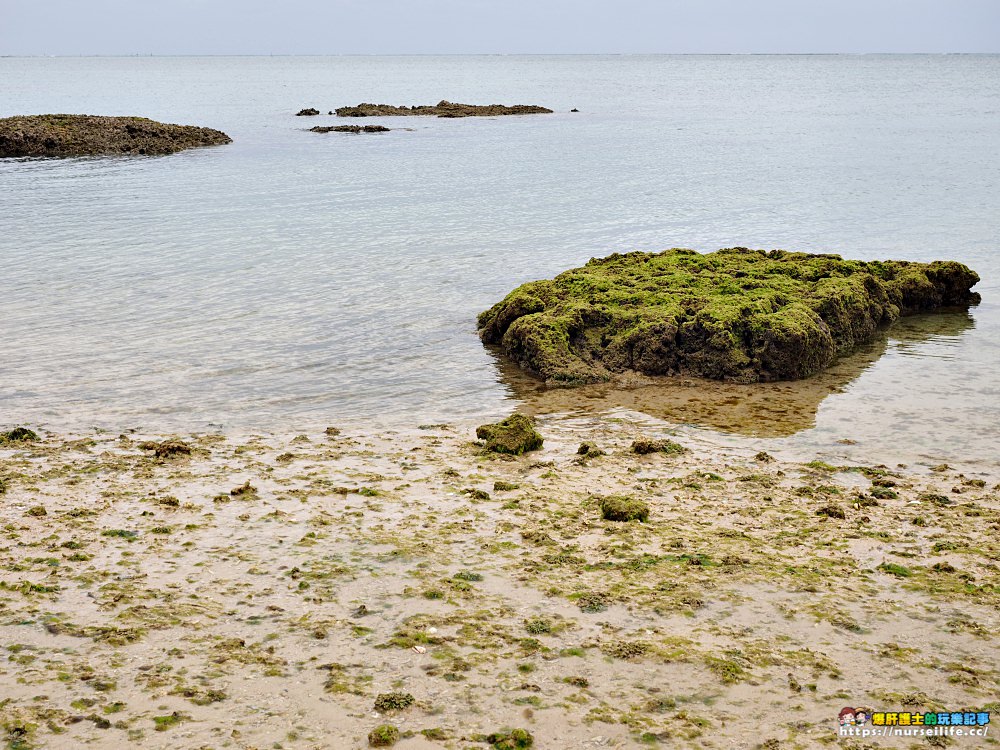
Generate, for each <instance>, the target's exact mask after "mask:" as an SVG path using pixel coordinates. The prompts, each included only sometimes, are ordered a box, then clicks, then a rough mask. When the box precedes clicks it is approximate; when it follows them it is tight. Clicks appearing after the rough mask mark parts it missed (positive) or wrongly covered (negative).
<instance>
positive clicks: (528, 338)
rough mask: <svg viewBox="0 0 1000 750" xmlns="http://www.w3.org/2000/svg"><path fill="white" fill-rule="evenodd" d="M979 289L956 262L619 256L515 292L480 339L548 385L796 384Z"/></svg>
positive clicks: (777, 253)
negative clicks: (895, 326)
mask: <svg viewBox="0 0 1000 750" xmlns="http://www.w3.org/2000/svg"><path fill="white" fill-rule="evenodd" d="M978 281H979V276H978V275H977V274H976V273H975V272H974V271H972V270H971V269H969V268H968V267H966V266H964V265H962V264H961V263H957V262H954V261H935V262H933V263H913V262H909V261H898V260H890V261H869V262H864V261H855V260H844V259H843V258H841V257H840V256H839V255H811V254H807V253H792V252H786V251H784V250H772V251H770V252H765V251H762V250H748V249H747V248H729V249H724V250H719V251H717V252H714V253H707V254H700V253H696V252H695V251H693V250H683V249H673V250H667V251H666V252H663V253H642V252H636V253H628V254H624V255H619V254H617V253H616V254H614V255H611V256H609V257H607V258H599V259H592V260H591V261H590V262H588V263H587V265H585V266H583V267H582V268H575V269H572V270H569V271H566V272H565V273H562V274H560V275H559V276H557V277H556V278H555V279H552V280H543V281H533V282H530V283H527V284H524V285H522V286H520V287H518V288H517V289H515V290H514V291H512V292H511V293H510V294H508V295H507V296H506V297H505V298H504V299H503V300H501V301H500V302H498V303H497V304H496V305H494V306H493V307H492V308H490V309H489V310H487V311H486V312H484V313H482V314H480V316H479V323H478V327H479V333H480V336H481V338H482V339H483V341H484V342H485V343H487V344H498V345H499V346H500V347H501V348H502V349H503V351H504V353H505V354H507V355H508V356H509V357H510V358H511V359H513V360H514V361H515V362H517V363H518V364H519V365H520V366H521V367H523V368H524V369H526V370H528V371H529V372H532V373H534V374H536V375H538V376H540V377H542V378H544V379H546V380H547V381H550V382H553V383H559V384H566V385H575V384H583V383H594V382H601V381H607V380H610V379H611V378H612V377H613V376H614V375H615V374H617V373H625V372H629V371H633V372H639V373H642V374H644V375H674V374H691V375H697V376H700V377H705V378H711V379H715V380H727V381H731V382H738V383H753V382H760V381H773V380H795V379H798V378H804V377H808V376H809V375H812V374H814V373H816V372H818V371H820V370H822V369H823V368H824V367H826V366H828V365H829V364H830V363H831V362H833V360H834V359H835V358H836V356H837V355H838V354H841V353H845V352H847V351H850V350H851V349H853V348H854V347H855V346H857V345H859V344H862V343H864V342H866V341H868V340H869V339H871V338H872V337H873V336H874V335H875V333H876V331H877V330H878V329H879V328H881V327H883V326H886V325H888V324H890V323H892V322H893V321H894V320H896V319H897V318H899V317H900V316H901V315H907V314H910V313H917V312H924V311H929V310H934V309H936V308H939V307H945V306H956V305H969V304H972V303H975V302H977V301H978V300H979V295H978V294H976V293H974V292H971V291H970V290H971V288H972V287H973V286H974V285H975V284H976V283H977V282H978Z"/></svg>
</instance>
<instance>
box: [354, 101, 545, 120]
mask: <svg viewBox="0 0 1000 750" xmlns="http://www.w3.org/2000/svg"><path fill="white" fill-rule="evenodd" d="M336 112H337V116H338V117H413V116H425V117H497V116H500V115H541V114H551V113H552V110H551V109H548V108H547V107H539V106H536V105H533V104H514V105H512V106H507V105H505V104H458V103H456V102H449V101H445V100H443V99H442V100H441V101H439V102H438V103H437V104H422V105H417V106H414V107H397V106H395V105H392V104H369V103H367V102H365V103H362V104H359V105H357V106H356V107H340V108H338V109H337V110H336Z"/></svg>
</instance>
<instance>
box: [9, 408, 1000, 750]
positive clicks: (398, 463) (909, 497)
mask: <svg viewBox="0 0 1000 750" xmlns="http://www.w3.org/2000/svg"><path fill="white" fill-rule="evenodd" d="M473 428H474V425H472V424H452V425H425V426H423V428H420V429H418V428H414V429H412V430H401V431H396V432H392V431H383V432H379V433H377V434H376V433H372V432H370V431H365V430H363V429H353V428H351V427H350V426H343V427H342V429H341V431H340V432H339V434H332V435H327V434H325V433H324V431H323V430H322V429H317V430H315V431H314V432H309V433H307V434H304V435H296V434H256V435H252V434H237V433H231V434H202V435H176V436H162V435H161V436H150V435H140V434H130V435H126V436H118V435H115V434H90V435H43V436H42V440H40V441H39V442H37V443H24V444H14V445H5V446H0V478H2V479H3V480H4V485H5V488H6V489H5V491H4V492H3V494H0V523H2V524H3V527H4V536H3V541H2V542H0V644H2V645H0V648H2V651H0V654H2V656H0V685H2V691H0V728H2V734H0V739H2V740H3V741H5V742H6V743H7V744H8V745H9V746H10V747H17V748H33V747H38V748H78V747H81V746H89V747H142V748H241V749H247V750H249V749H250V748H362V747H366V746H368V739H367V738H368V733H369V732H371V731H372V730H373V729H374V728H375V727H377V726H379V725H382V724H392V725H394V726H396V727H397V728H398V730H399V732H400V739H399V741H398V743H397V744H396V747H398V748H456V749H459V748H477V747H478V748H487V747H489V746H490V745H489V744H488V743H487V741H486V740H487V736H488V735H490V734H491V733H495V732H498V731H501V730H509V729H512V728H522V729H524V730H527V731H528V732H530V733H531V735H532V736H533V737H534V747H536V748H546V749H548V748H554V749H557V750H562V749H563V748H588V747H644V746H661V747H715V748H753V747H758V746H762V747H767V748H778V747H780V748H786V747H787V748H808V747H822V746H836V747H840V746H842V747H875V746H878V747H910V746H924V744H926V743H924V742H923V741H920V740H918V739H915V738H910V739H906V740H904V739H899V740H889V739H881V738H880V739H878V740H876V741H871V740H869V741H868V744H865V743H863V742H862V741H860V740H844V739H838V737H837V735H836V725H837V713H838V712H839V711H840V709H841V708H843V707H844V706H864V707H869V708H872V709H876V710H891V711H899V710H912V711H924V710H935V709H937V710H946V709H947V710H961V709H964V708H970V707H972V708H978V709H980V710H992V711H993V712H994V716H996V715H997V714H996V712H997V711H998V710H1000V703H998V702H997V699H996V696H997V694H998V684H1000V673H998V671H997V665H998V664H1000V650H998V648H997V635H998V634H1000V616H998V604H1000V586H998V585H997V584H996V581H997V564H996V562H995V561H996V560H997V559H998V558H1000V544H998V542H997V531H998V529H1000V492H998V488H1000V485H998V482H1000V476H997V475H996V474H995V472H994V473H990V472H992V471H993V470H990V472H984V473H977V472H976V470H975V468H974V467H972V466H961V467H959V468H951V467H946V466H937V467H928V466H917V465H913V466H908V467H903V466H892V467H883V466H850V467H840V466H832V465H830V464H826V463H823V462H821V461H816V462H810V463H801V462H797V461H793V460H791V459H789V458H787V457H785V458H783V457H782V456H780V455H777V456H775V457H770V456H766V455H755V454H754V452H753V450H750V449H745V448H742V449H741V448H734V447H726V446H721V445H717V444H712V443H711V442H709V440H708V439H702V438H698V437H697V436H691V435H686V436H684V437H682V438H676V439H678V440H681V441H682V442H684V444H685V445H686V447H687V448H688V449H689V450H688V452H686V453H684V454H681V455H672V456H667V455H660V454H653V455H646V456H640V455H635V454H634V453H631V452H630V451H629V446H630V444H631V442H632V440H634V439H636V438H637V437H642V436H647V437H667V436H669V433H668V431H666V430H665V429H660V428H654V427H651V426H650V425H649V424H648V422H644V421H642V420H640V419H636V420H631V419H629V418H627V417H626V418H603V419H567V418H560V417H554V416H550V417H543V418H541V419H540V420H539V429H540V431H541V432H542V434H543V435H544V436H545V446H544V448H543V449H542V450H541V451H537V452H534V453H530V454H528V455H526V456H523V457H519V458H511V457H504V456H498V455H494V454H486V453H484V452H483V450H482V448H481V447H480V446H479V445H477V444H476V443H475V442H474V440H473V434H474V430H473ZM168 437H175V438H178V439H180V440H183V441H185V442H186V443H187V444H188V445H189V446H190V447H191V449H192V452H191V453H190V455H187V454H183V453H180V454H175V455H167V456H161V457H157V456H156V455H155V453H154V452H153V451H152V450H149V449H144V448H143V447H141V445H142V444H143V442H144V441H148V440H156V441H162V440H164V439H166V438H168ZM583 441H590V442H593V443H595V444H596V445H597V446H598V447H599V448H601V449H602V450H604V451H605V452H606V454H607V455H603V456H596V457H592V458H583V457H580V456H579V455H578V454H577V446H578V445H579V444H580V443H581V442H583ZM959 469H960V470H959ZM497 483H499V484H497ZM604 495H628V496H631V497H634V498H639V499H642V500H644V501H646V503H648V505H649V507H650V517H649V521H648V522H647V523H638V522H629V523H620V522H611V521H604V520H602V518H601V513H600V510H599V508H598V504H599V499H598V498H599V496H604ZM390 693H400V694H404V695H400V696H396V697H395V698H394V699H392V700H390V701H388V702H395V703H396V705H401V706H402V705H404V704H406V703H408V699H406V698H405V694H409V695H411V696H412V698H413V702H412V704H411V705H408V706H406V707H402V708H398V709H394V710H393V709H390V710H382V711H378V710H376V703H379V704H380V705H382V704H383V703H384V702H385V700H383V701H378V696H379V695H381V694H390ZM875 742H877V745H876V744H874V743H875ZM958 742H968V743H976V744H979V743H980V742H981V741H974V740H958ZM917 743H920V744H919V745H918V744H917Z"/></svg>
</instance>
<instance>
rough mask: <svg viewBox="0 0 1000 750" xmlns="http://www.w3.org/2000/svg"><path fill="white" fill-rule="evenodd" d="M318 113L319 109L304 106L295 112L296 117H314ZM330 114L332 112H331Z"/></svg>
mask: <svg viewBox="0 0 1000 750" xmlns="http://www.w3.org/2000/svg"><path fill="white" fill-rule="evenodd" d="M318 114H319V110H318V109H316V108H314V107H306V108H305V109H300V110H299V111H298V112H296V113H295V116H296V117H315V116H316V115H318ZM331 114H332V113H331Z"/></svg>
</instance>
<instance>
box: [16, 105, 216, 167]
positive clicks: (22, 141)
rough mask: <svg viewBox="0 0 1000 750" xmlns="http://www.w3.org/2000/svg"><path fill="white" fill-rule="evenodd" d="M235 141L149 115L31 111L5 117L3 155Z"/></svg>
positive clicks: (162, 150) (167, 148)
mask: <svg viewBox="0 0 1000 750" xmlns="http://www.w3.org/2000/svg"><path fill="white" fill-rule="evenodd" d="M224 143H232V139H231V138H230V137H229V136H228V135H226V134H225V133H223V132H222V131H219V130H213V129H212V128H200V127H196V126H194V125H169V124H166V123H162V122H156V121H154V120H149V119H147V118H145V117H100V116H97V115H26V116H19V117H7V118H4V119H0V157H23V156H101V155H112V154H149V155H160V154H172V153H175V152H177V151H183V150H184V149H188V148H196V147H199V146H216V145H220V144H224Z"/></svg>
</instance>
